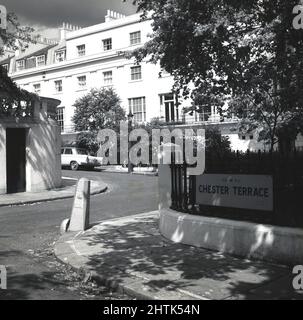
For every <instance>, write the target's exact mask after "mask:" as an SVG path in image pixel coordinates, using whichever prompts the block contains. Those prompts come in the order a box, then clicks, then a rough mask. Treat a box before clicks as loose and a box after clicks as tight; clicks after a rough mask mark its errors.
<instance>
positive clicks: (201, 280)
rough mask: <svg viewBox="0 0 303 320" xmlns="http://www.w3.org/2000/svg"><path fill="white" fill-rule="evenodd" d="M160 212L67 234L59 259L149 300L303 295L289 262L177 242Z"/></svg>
mask: <svg viewBox="0 0 303 320" xmlns="http://www.w3.org/2000/svg"><path fill="white" fill-rule="evenodd" d="M158 222H159V215H158V211H153V212H148V213H143V214H136V215H133V216H128V217H122V218H116V219H110V220H106V221H102V222H100V223H97V224H95V225H94V226H92V228H91V229H89V230H87V231H86V232H78V233H66V234H64V235H63V236H61V237H60V239H59V240H58V241H57V243H56V245H55V254H56V256H57V258H58V259H60V260H61V261H63V262H64V263H66V264H68V265H70V266H71V267H72V268H74V269H76V270H81V272H84V273H85V274H86V279H92V280H95V281H96V282H97V283H98V284H100V285H106V286H108V287H111V288H112V289H115V290H117V291H118V292H121V293H125V294H128V295H130V296H131V297H134V298H136V299H144V300H163V299H165V300H234V299H237V300H242V299H249V300H255V299H256V300H259V299H260V300H264V299H270V300H272V299H282V300H284V299H285V300H289V299H298V300H303V292H298V291H295V290H294V289H293V287H292V281H293V278H294V275H293V274H292V270H291V269H290V268H289V267H285V266H280V265H274V264H269V263H264V262H260V261H250V260H244V259H239V258H236V257H232V256H227V255H223V254H221V253H218V252H214V251H209V250H205V249H202V248H197V247H192V246H187V245H183V244H177V243H173V242H171V241H169V240H167V239H165V238H164V237H162V236H161V235H160V233H159V229H158Z"/></svg>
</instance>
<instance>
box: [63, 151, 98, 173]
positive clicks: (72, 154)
mask: <svg viewBox="0 0 303 320" xmlns="http://www.w3.org/2000/svg"><path fill="white" fill-rule="evenodd" d="M61 165H62V167H70V168H71V169H72V170H74V171H75V170H78V169H79V168H80V167H83V168H87V169H93V168H94V167H98V166H101V165H102V158H100V157H93V156H91V155H90V154H89V152H88V151H87V150H85V149H81V148H76V147H63V148H61Z"/></svg>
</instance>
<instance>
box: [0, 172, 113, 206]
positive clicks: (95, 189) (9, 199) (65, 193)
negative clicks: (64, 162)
mask: <svg viewBox="0 0 303 320" xmlns="http://www.w3.org/2000/svg"><path fill="white" fill-rule="evenodd" d="M62 183H63V186H62V188H57V189H52V190H46V191H42V192H22V193H13V194H5V195H0V207H5V206H12V205H23V204H32V203H37V202H45V201H53V200H60V199H69V198H73V197H74V195H75V188H76V183H77V179H72V178H62ZM106 190H107V185H106V184H105V183H104V182H103V181H100V180H99V181H94V180H93V181H91V195H96V194H100V193H103V192H105V191H106Z"/></svg>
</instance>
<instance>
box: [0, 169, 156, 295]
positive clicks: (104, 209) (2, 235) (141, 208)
mask: <svg viewBox="0 0 303 320" xmlns="http://www.w3.org/2000/svg"><path fill="white" fill-rule="evenodd" d="M62 175H63V176H66V177H71V178H76V179H78V178H80V177H87V178H89V179H92V180H98V179H102V180H103V181H104V182H105V183H107V184H108V185H109V189H108V191H107V192H106V193H104V194H101V195H97V196H94V197H92V198H91V212H90V222H91V223H96V222H98V221H101V220H106V219H111V218H116V217H122V216H127V215H132V214H136V213H142V212H148V211H152V210H156V209H157V203H158V201H157V178H156V177H149V176H141V175H128V174H121V173H104V172H98V171H77V172H72V171H63V172H62ZM72 201H73V200H72V199H67V200H58V201H50V202H45V203H38V204H33V205H23V206H14V207H3V208H0V265H5V266H6V267H7V270H8V281H7V282H8V290H0V299H125V298H127V297H125V296H119V295H116V294H114V293H111V292H109V291H108V290H107V289H106V288H97V287H96V286H95V285H94V284H93V283H84V282H83V281H82V280H83V279H82V276H81V275H79V274H76V273H75V272H74V271H73V270H70V269H69V268H67V267H66V266H64V265H62V264H61V263H59V262H58V261H57V260H56V258H55V256H54V254H53V245H54V242H55V241H56V240H57V239H58V236H59V228H60V224H61V222H62V220H63V219H65V218H67V217H69V216H70V212H71V208H72Z"/></svg>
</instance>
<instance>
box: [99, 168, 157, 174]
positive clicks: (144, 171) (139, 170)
mask: <svg viewBox="0 0 303 320" xmlns="http://www.w3.org/2000/svg"><path fill="white" fill-rule="evenodd" d="M99 168H100V169H101V170H102V171H105V172H110V173H125V174H128V168H127V167H126V168H124V167H122V166H114V165H108V166H101V167H99ZM132 174H138V175H144V176H158V171H157V169H154V168H145V167H142V168H134V170H133V172H132Z"/></svg>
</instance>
